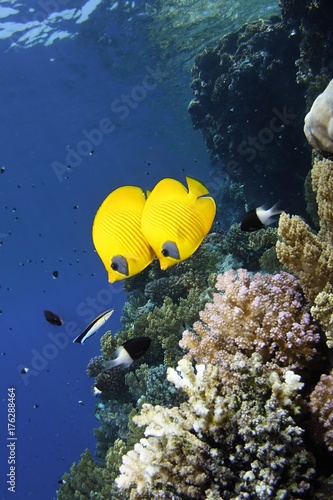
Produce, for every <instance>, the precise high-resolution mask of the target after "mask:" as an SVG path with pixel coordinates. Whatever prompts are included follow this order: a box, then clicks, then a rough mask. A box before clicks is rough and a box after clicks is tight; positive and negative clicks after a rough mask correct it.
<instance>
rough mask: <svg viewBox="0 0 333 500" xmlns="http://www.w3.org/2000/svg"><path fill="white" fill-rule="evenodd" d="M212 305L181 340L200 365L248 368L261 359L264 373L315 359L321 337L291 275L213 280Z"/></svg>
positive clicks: (242, 271) (223, 276)
mask: <svg viewBox="0 0 333 500" xmlns="http://www.w3.org/2000/svg"><path fill="white" fill-rule="evenodd" d="M216 289H217V290H218V293H215V294H214V295H213V301H212V302H211V303H208V304H206V307H205V309H204V310H203V311H202V312H201V313H200V320H201V321H197V322H196V323H195V324H194V325H193V329H194V331H189V330H185V331H184V333H183V338H182V340H181V341H180V345H181V347H183V348H184V349H186V350H188V357H191V358H194V359H195V360H196V361H197V362H198V363H204V364H206V363H213V364H219V365H221V364H222V365H224V367H225V369H226V370H228V364H232V363H233V362H234V360H235V355H236V354H237V363H239V362H240V361H241V358H242V357H243V359H244V363H245V364H247V363H248V359H249V357H251V355H252V354H253V353H254V352H257V353H259V354H260V356H261V358H262V362H263V365H264V367H265V368H266V369H268V370H272V369H273V370H276V369H281V368H282V369H283V371H285V369H291V370H294V369H297V368H303V367H304V366H306V365H307V364H308V362H309V361H310V360H311V359H312V358H313V357H314V355H315V353H316V349H315V345H316V343H317V342H318V340H319V334H318V333H316V328H315V326H314V325H313V324H312V322H311V318H310V315H309V313H308V310H307V307H306V305H305V301H304V298H303V295H302V292H301V290H300V287H299V284H298V281H297V279H296V278H295V277H294V276H292V275H291V274H288V273H285V272H281V273H279V274H275V275H270V274H259V273H258V274H255V275H251V274H250V273H248V272H247V271H246V270H245V269H239V270H238V271H237V272H234V271H227V272H225V273H224V274H220V275H218V277H217V281H216Z"/></svg>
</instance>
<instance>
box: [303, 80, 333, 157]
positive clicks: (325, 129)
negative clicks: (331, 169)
mask: <svg viewBox="0 0 333 500" xmlns="http://www.w3.org/2000/svg"><path fill="white" fill-rule="evenodd" d="M304 134H305V136H306V138H307V140H308V142H309V144H310V145H311V146H312V147H313V149H316V150H317V151H319V152H321V153H322V154H325V153H329V154H330V155H333V80H331V81H330V83H329V84H328V85H327V87H326V89H325V90H324V92H322V93H321V94H319V96H318V97H317V98H316V100H315V101H314V103H313V104H312V107H311V109H310V111H309V112H308V114H307V115H306V117H305V121H304Z"/></svg>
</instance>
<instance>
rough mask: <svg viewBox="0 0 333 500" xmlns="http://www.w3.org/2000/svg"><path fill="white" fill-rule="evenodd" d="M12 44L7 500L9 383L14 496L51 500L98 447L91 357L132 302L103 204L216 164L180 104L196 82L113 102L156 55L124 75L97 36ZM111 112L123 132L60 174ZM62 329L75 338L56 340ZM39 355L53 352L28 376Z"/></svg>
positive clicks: (4, 266)
mask: <svg viewBox="0 0 333 500" xmlns="http://www.w3.org/2000/svg"><path fill="white" fill-rule="evenodd" d="M7 48H8V44H7V46H5V44H3V51H2V52H1V54H0V67H1V77H0V78H1V85H0V104H1V106H0V141H1V151H0V167H1V166H3V167H5V172H4V173H2V174H0V233H1V234H2V241H3V244H2V246H1V247H0V285H1V288H0V309H1V315H0V339H1V347H0V351H1V352H2V355H1V356H0V369H1V400H2V404H1V407H0V422H1V434H0V435H1V443H0V446H1V450H0V457H1V463H0V470H1V490H0V497H1V498H4V499H7V498H11V494H10V493H8V492H7V485H6V484H5V481H6V477H5V474H6V473H7V472H8V464H7V455H8V451H7V448H6V438H7V420H6V419H7V411H6V409H7V388H8V387H15V389H16V418H17V420H16V436H17V447H16V491H17V493H16V496H15V498H18V499H21V498H22V499H23V498H26V497H28V498H33V499H34V500H39V499H40V500H47V499H52V498H55V491H56V489H57V487H58V480H59V478H60V477H61V476H62V474H63V473H64V472H65V471H66V470H67V471H68V470H69V468H70V466H71V464H72V462H73V461H77V460H78V459H79V457H80V454H81V453H82V451H83V450H84V449H85V448H86V447H88V448H89V449H90V450H91V452H92V453H94V449H95V439H94V436H93V428H94V427H97V426H98V422H97V420H96V419H95V418H94V405H95V403H96V399H95V398H94V397H93V396H92V395H91V392H90V391H91V382H92V381H91V379H89V378H88V377H87V375H86V365H87V363H88V361H89V360H90V358H91V357H92V356H95V355H98V354H99V349H100V346H99V339H100V336H101V334H102V333H104V331H106V330H107V328H111V329H112V331H113V332H115V331H116V330H117V328H119V326H120V316H121V309H122V306H123V304H124V301H125V295H124V294H123V292H122V291H121V284H119V283H118V284H115V285H109V284H108V283H107V279H106V272H105V271H104V269H103V266H102V264H101V262H100V260H99V258H98V256H97V254H96V253H95V252H94V249H93V245H92V241H91V224H92V220H93V217H94V214H95V212H96V209H97V208H98V206H99V204H100V203H101V202H102V200H103V199H104V197H105V196H106V195H107V194H108V193H109V192H111V191H112V190H113V189H114V188H116V187H118V186H120V185H123V184H136V185H140V186H142V187H143V188H152V187H153V185H154V184H155V183H156V181H158V180H159V179H161V178H163V177H165V176H171V177H176V178H178V179H180V180H184V177H185V174H189V175H192V176H195V177H199V178H200V179H202V180H203V181H209V179H210V178H209V160H208V155H207V153H206V151H205V148H204V145H203V141H202V140H201V137H200V134H199V133H198V132H195V131H193V130H192V128H191V124H190V120H189V116H188V113H187V109H186V108H187V100H186V99H185V100H184V101H183V102H182V105H179V99H180V96H182V95H183V94H184V95H188V99H190V97H191V92H190V89H188V88H187V85H188V81H184V82H183V81H182V80H181V81H180V84H181V85H184V89H181V92H178V94H177V95H176V94H175V93H174V89H173V88H170V79H171V76H170V78H169V75H168V74H166V76H165V77H164V78H163V81H161V82H160V83H159V84H158V86H157V87H156V89H154V90H152V91H150V92H149V93H148V94H147V97H146V98H145V99H144V100H143V101H142V102H140V103H139V104H138V106H137V107H136V109H133V110H131V112H130V114H129V116H128V117H127V118H126V119H125V120H123V121H121V120H120V119H119V114H118V115H116V114H115V113H112V111H111V109H110V105H111V103H112V101H113V100H114V99H117V98H119V97H120V96H121V95H122V93H124V92H125V93H126V92H131V90H132V89H133V87H135V86H136V85H140V84H141V83H142V81H143V78H144V77H145V75H146V74H147V70H146V66H147V65H149V66H150V67H152V68H156V65H157V64H158V59H157V58H154V59H153V60H152V59H150V57H149V56H148V57H147V56H146V55H145V53H144V52H140V54H139V55H136V56H135V58H136V59H135V64H134V55H133V60H132V62H133V67H134V68H135V69H134V70H133V71H131V66H130V65H131V58H130V56H128V59H126V58H124V60H123V64H124V65H127V71H126V72H125V73H126V77H125V76H122V75H121V74H120V72H119V68H118V69H117V71H116V70H113V61H112V60H111V61H110V59H107V60H106V58H105V54H103V52H102V51H101V49H100V47H99V46H97V45H96V44H95V43H89V39H87V37H86V36H78V37H77V38H75V39H74V40H65V41H62V42H58V43H55V44H53V45H51V46H50V47H47V48H45V47H43V46H41V45H38V46H36V47H34V48H32V49H29V50H20V51H17V52H15V51H7V52H5V50H6V49H7ZM138 58H139V64H138ZM51 59H54V60H51ZM118 63H119V61H118ZM172 76H173V77H174V75H172ZM189 77H190V76H189V75H188V80H189ZM182 78H183V76H181V79H182ZM104 118H109V119H112V120H113V121H114V123H115V127H116V128H115V130H114V132H112V133H111V134H109V135H107V136H106V137H105V138H104V139H103V141H102V142H101V144H100V145H98V146H96V147H94V154H93V155H88V156H86V157H84V158H83V159H82V162H81V163H80V165H78V166H77V167H75V168H72V169H71V170H69V171H68V174H67V177H68V178H67V179H64V180H63V181H62V182H59V180H58V178H57V176H56V174H55V172H54V170H53V168H52V164H53V162H55V161H57V162H59V163H63V164H65V157H66V155H67V154H68V152H69V151H70V148H71V149H72V150H73V149H74V150H75V148H76V147H77V145H78V144H79V143H80V141H82V140H83V139H84V136H83V133H82V130H83V129H86V130H89V131H90V130H91V129H93V128H96V126H97V125H98V124H99V122H100V120H101V119H104ZM68 146H70V148H68ZM74 206H77V207H78V208H73V207H74ZM6 235H7V236H6ZM54 270H57V271H59V277H58V278H57V279H53V277H52V272H53V271H54ZM92 301H95V306H91V305H89V304H91V303H92ZM109 307H114V309H115V313H114V315H113V316H112V318H111V319H110V320H109V323H108V324H107V325H106V327H105V328H104V329H103V330H102V331H100V332H98V334H97V335H96V336H95V337H93V338H92V339H90V340H89V341H88V342H87V343H86V344H85V345H84V346H81V345H77V344H75V345H74V344H72V341H71V338H70V336H69V335H67V333H66V330H65V328H68V327H69V326H68V322H74V325H73V327H74V328H75V331H76V333H78V332H79V331H80V330H81V329H83V328H84V327H85V326H86V325H87V324H88V323H89V321H90V320H91V319H92V317H93V316H94V315H95V314H98V313H99V312H100V311H101V310H104V309H107V308H109ZM43 309H50V310H52V311H54V312H56V313H58V314H60V316H61V317H62V318H63V319H64V320H65V324H64V325H63V326H62V327H60V328H59V327H56V326H52V325H50V324H48V323H47V322H46V321H45V319H44V316H43ZM66 325H67V326H66ZM60 332H61V333H60ZM50 334H52V335H55V336H58V337H61V339H62V341H63V342H64V343H66V342H67V340H68V343H67V345H66V346H64V347H63V348H59V347H57V346H56V345H55V341H54V340H52V338H51V339H50V337H49V335H50ZM66 339H67V340H66ZM36 353H38V354H39V355H41V356H43V358H44V360H45V359H46V358H45V355H46V356H47V357H49V358H50V357H52V358H53V359H46V361H45V362H44V364H45V367H42V365H38V370H35V371H33V370H30V372H28V374H26V375H21V374H20V373H19V371H20V369H21V367H22V366H27V367H30V368H31V367H32V366H33V365H34V363H35V362H36V359H35V358H36ZM37 357H38V356H37ZM39 362H40V363H42V364H43V361H40V359H39ZM34 366H35V365H34ZM35 368H36V366H35ZM39 368H40V369H39ZM79 400H82V401H83V402H84V405H81V404H79V403H78V401H79ZM34 405H38V408H35V407H34ZM13 498H14V497H13Z"/></svg>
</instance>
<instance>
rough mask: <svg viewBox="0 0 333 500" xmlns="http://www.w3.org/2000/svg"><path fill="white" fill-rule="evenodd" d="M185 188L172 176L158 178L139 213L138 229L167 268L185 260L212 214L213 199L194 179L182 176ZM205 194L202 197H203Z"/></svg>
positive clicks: (206, 231)
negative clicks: (184, 180)
mask: <svg viewBox="0 0 333 500" xmlns="http://www.w3.org/2000/svg"><path fill="white" fill-rule="evenodd" d="M186 182H187V186H188V189H186V188H185V187H184V186H183V184H182V183H181V182H179V181H177V180H176V179H168V178H166V179H162V180H161V181H160V182H159V183H158V184H157V185H156V186H155V187H154V189H153V190H152V191H151V193H148V199H147V201H146V203H145V205H144V207H143V210H142V214H141V229H142V233H143V235H144V236H145V238H146V240H147V241H148V243H149V244H150V245H151V247H152V248H153V250H154V251H155V253H156V256H157V258H158V259H159V261H160V266H161V269H167V268H168V267H170V266H173V265H175V264H177V262H181V261H183V260H185V259H188V258H189V257H190V256H191V255H192V254H193V253H194V252H195V251H196V249H197V248H198V247H199V245H200V244H201V242H202V240H203V239H204V237H205V236H206V235H207V233H208V232H209V230H210V228H211V226H212V224H213V221H214V217H215V213H216V206H215V201H214V199H213V198H212V197H210V196H209V197H207V196H205V195H207V194H208V193H209V191H208V189H207V188H206V187H205V186H204V185H203V184H202V183H201V182H200V181H198V180H196V179H193V178H191V177H186ZM204 196H205V197H204Z"/></svg>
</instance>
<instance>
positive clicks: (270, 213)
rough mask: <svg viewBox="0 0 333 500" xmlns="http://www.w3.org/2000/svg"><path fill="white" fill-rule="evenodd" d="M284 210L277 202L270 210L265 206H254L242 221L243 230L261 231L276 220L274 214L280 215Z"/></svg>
mask: <svg viewBox="0 0 333 500" xmlns="http://www.w3.org/2000/svg"><path fill="white" fill-rule="evenodd" d="M281 212H282V210H279V209H278V208H277V204H276V205H274V206H273V207H272V208H270V209H269V210H265V209H264V207H258V208H254V209H253V210H250V211H249V212H247V213H246V214H245V216H244V218H243V220H242V222H241V227H240V228H241V230H242V231H246V232H248V233H249V232H252V231H259V229H262V228H263V227H265V226H269V224H272V223H273V222H275V220H276V219H275V218H274V215H278V214H280V213H281Z"/></svg>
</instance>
